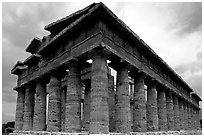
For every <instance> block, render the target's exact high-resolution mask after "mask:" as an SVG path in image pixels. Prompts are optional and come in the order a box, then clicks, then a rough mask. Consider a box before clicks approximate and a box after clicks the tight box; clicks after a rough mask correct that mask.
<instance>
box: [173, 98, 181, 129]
mask: <svg viewBox="0 0 204 137" xmlns="http://www.w3.org/2000/svg"><path fill="white" fill-rule="evenodd" d="M173 105H174V107H173V111H174V130H180V118H179V102H178V95H176V94H174V95H173Z"/></svg>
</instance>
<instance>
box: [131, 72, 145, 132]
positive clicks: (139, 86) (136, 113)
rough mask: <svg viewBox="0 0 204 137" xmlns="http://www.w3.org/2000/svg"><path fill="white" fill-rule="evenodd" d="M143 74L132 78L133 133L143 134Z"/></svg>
mask: <svg viewBox="0 0 204 137" xmlns="http://www.w3.org/2000/svg"><path fill="white" fill-rule="evenodd" d="M145 78H146V74H145V73H138V74H137V75H136V76H135V78H134V106H133V131H134V132H144V131H146V130H147V127H146V99H145V89H144V79H145Z"/></svg>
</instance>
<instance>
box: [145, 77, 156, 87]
mask: <svg viewBox="0 0 204 137" xmlns="http://www.w3.org/2000/svg"><path fill="white" fill-rule="evenodd" d="M145 82H146V83H145V84H146V85H147V86H150V87H156V86H157V85H158V84H159V82H158V81H157V80H156V79H155V78H148V79H147V80H146V81H145Z"/></svg>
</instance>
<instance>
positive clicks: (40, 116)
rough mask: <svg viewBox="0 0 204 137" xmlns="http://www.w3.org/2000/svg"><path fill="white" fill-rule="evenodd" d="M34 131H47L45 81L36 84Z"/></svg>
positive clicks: (40, 80) (38, 81)
mask: <svg viewBox="0 0 204 137" xmlns="http://www.w3.org/2000/svg"><path fill="white" fill-rule="evenodd" d="M33 130H34V131H45V130H46V83H45V82H43V79H38V80H37V82H36V95H35V107H34V119H33Z"/></svg>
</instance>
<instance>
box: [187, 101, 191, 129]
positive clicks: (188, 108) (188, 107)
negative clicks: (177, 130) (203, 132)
mask: <svg viewBox="0 0 204 137" xmlns="http://www.w3.org/2000/svg"><path fill="white" fill-rule="evenodd" d="M190 111H191V110H190V104H189V103H188V104H187V112H188V113H187V115H188V130H190V129H191V113H190Z"/></svg>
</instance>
